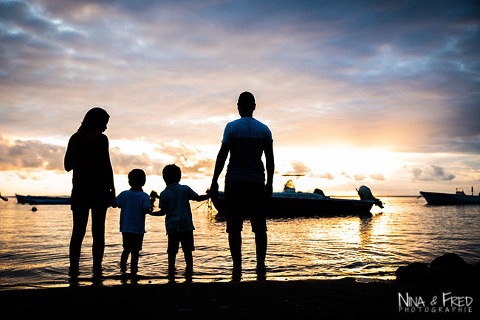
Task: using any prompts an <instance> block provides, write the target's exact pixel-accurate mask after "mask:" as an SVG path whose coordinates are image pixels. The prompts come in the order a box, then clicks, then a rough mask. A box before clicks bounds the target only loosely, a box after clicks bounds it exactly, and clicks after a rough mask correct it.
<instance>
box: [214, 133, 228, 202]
mask: <svg viewBox="0 0 480 320" xmlns="http://www.w3.org/2000/svg"><path fill="white" fill-rule="evenodd" d="M229 152H230V145H229V144H228V143H222V146H221V147H220V151H218V155H217V160H216V162H215V170H214V172H213V178H212V185H211V186H210V192H212V193H213V194H215V193H216V192H218V177H220V174H221V173H222V170H223V167H224V166H225V162H226V161H227V157H228V153H229Z"/></svg>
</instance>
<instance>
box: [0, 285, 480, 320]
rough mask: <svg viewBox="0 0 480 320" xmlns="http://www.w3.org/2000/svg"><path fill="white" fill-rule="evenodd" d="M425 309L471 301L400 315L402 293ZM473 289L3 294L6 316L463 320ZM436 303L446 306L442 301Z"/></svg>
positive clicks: (232, 288)
mask: <svg viewBox="0 0 480 320" xmlns="http://www.w3.org/2000/svg"><path fill="white" fill-rule="evenodd" d="M407 292H408V294H409V296H411V297H414V298H417V299H418V297H419V296H420V297H422V299H423V300H425V303H426V304H427V305H430V303H431V301H432V299H433V297H435V296H438V297H439V299H441V296H442V294H443V293H448V292H452V294H451V295H452V296H459V297H462V296H469V297H471V298H472V299H473V303H472V304H471V305H470V307H471V308H472V309H471V312H461V313H459V312H445V311H444V312H438V311H437V312H435V313H432V312H428V313H425V312H420V311H415V312H414V313H411V312H408V313H405V312H400V311H399V293H401V294H402V295H403V297H406V293H407ZM479 298H480V295H479V290H478V288H477V287H476V286H468V287H464V286H462V287H459V288H453V289H452V288H440V287H436V288H433V287H431V286H428V287H427V286H412V285H410V286H408V285H401V284H398V283H396V282H395V281H388V282H370V283H361V282H357V281H355V280H354V279H343V280H306V281H263V282H255V281H247V282H238V283H226V282H224V283H218V282H217V283H173V284H155V285H152V284H150V285H146V284H145V285H142V284H137V285H132V284H127V285H118V286H79V287H70V288H52V289H27V290H10V291H0V303H1V305H2V307H1V313H0V315H1V318H2V319H16V318H24V319H41V318H44V319H53V318H62V319H101V318H104V319H128V318H131V319H259V318H265V319H392V318H394V319H396V318H400V319H437V318H446V319H463V318H474V317H475V318H476V317H478V314H480V309H479V308H480V306H479V303H478V302H479V301H478V299H479ZM437 304H441V302H440V301H438V302H437Z"/></svg>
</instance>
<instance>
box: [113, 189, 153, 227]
mask: <svg viewBox="0 0 480 320" xmlns="http://www.w3.org/2000/svg"><path fill="white" fill-rule="evenodd" d="M115 206H117V207H119V208H120V209H121V210H120V231H121V232H131V233H145V213H144V210H147V209H148V208H150V196H149V195H148V194H146V193H145V192H143V191H138V190H126V191H123V192H122V193H120V194H119V195H118V197H117V199H115Z"/></svg>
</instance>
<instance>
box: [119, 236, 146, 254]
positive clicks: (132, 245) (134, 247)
mask: <svg viewBox="0 0 480 320" xmlns="http://www.w3.org/2000/svg"><path fill="white" fill-rule="evenodd" d="M122 238H123V249H125V250H128V251H141V250H142V244H143V233H132V232H122Z"/></svg>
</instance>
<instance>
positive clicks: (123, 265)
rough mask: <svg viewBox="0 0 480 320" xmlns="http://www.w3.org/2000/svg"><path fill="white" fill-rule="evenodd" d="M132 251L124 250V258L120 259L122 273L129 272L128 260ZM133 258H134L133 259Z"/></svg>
mask: <svg viewBox="0 0 480 320" xmlns="http://www.w3.org/2000/svg"><path fill="white" fill-rule="evenodd" d="M129 254H130V251H129V250H127V249H123V252H122V257H121V258H120V271H121V272H127V260H128V255H129ZM132 258H133V257H132Z"/></svg>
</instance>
